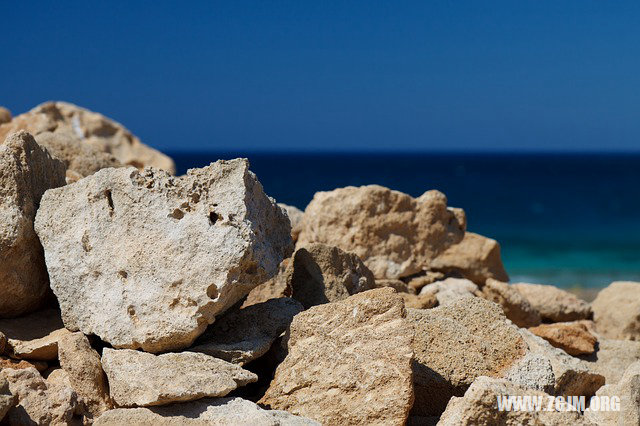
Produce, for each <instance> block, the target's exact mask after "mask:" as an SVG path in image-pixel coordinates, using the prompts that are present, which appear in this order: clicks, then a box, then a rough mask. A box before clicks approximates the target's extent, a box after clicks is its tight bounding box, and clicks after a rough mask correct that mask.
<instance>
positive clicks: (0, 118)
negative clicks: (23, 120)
mask: <svg viewBox="0 0 640 426" xmlns="http://www.w3.org/2000/svg"><path fill="white" fill-rule="evenodd" d="M10 121H11V111H9V110H8V109H7V108H5V107H2V106H0V124H4V123H8V122H10Z"/></svg>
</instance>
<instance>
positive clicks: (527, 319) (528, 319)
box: [480, 278, 541, 328]
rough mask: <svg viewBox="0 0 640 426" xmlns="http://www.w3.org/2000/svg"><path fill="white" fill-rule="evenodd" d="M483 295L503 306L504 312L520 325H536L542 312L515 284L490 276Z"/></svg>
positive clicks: (483, 289)
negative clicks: (532, 304) (535, 307)
mask: <svg viewBox="0 0 640 426" xmlns="http://www.w3.org/2000/svg"><path fill="white" fill-rule="evenodd" d="M480 296H481V297H483V298H485V299H487V300H490V301H492V302H494V303H497V304H498V305H500V306H502V310H503V311H504V314H505V315H506V316H507V318H509V319H510V320H511V321H512V322H513V323H514V324H515V325H517V326H518V327H525V328H527V327H535V326H536V325H538V324H540V321H541V319H540V314H539V313H538V311H537V310H536V309H534V308H533V306H531V304H530V303H529V302H528V301H527V299H525V298H524V297H522V295H521V294H520V293H519V292H518V290H516V289H515V288H514V287H513V286H510V285H509V284H507V283H505V282H502V281H498V280H494V279H492V278H489V279H488V280H487V281H486V283H485V285H484V286H483V287H482V293H481V294H480Z"/></svg>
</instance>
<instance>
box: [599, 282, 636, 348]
mask: <svg viewBox="0 0 640 426" xmlns="http://www.w3.org/2000/svg"><path fill="white" fill-rule="evenodd" d="M591 307H592V309H593V320H594V322H595V323H596V329H597V330H598V333H600V334H601V335H603V336H604V337H607V338H609V339H622V340H640V283H635V282H628V281H618V282H614V283H611V285H609V286H608V287H607V288H605V289H603V290H601V291H600V293H598V297H596V300H594V301H593V303H592V304H591Z"/></svg>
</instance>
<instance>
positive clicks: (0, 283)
mask: <svg viewBox="0 0 640 426" xmlns="http://www.w3.org/2000/svg"><path fill="white" fill-rule="evenodd" d="M0 127H2V126H0ZM3 139H4V138H3V137H0V141H2V140H3ZM64 176H65V169H64V165H63V164H62V162H61V161H59V160H57V159H54V158H53V157H51V155H49V153H48V152H47V151H46V150H44V149H42V148H40V146H38V144H37V143H36V141H35V140H34V139H33V137H32V136H31V135H30V134H28V133H26V132H18V133H15V134H12V135H9V137H8V138H7V139H6V140H5V141H4V143H3V144H0V294H2V298H0V317H15V316H19V315H22V314H25V313H27V312H29V311H33V310H34V309H37V308H38V307H39V305H40V304H41V302H42V301H43V299H44V297H45V294H46V292H47V290H48V284H49V279H48V277H47V269H46V266H45V262H44V255H43V252H42V246H41V245H40V241H38V237H37V235H36V233H35V232H34V230H33V220H34V219H35V217H36V211H37V210H38V206H39V204H40V198H41V197H42V194H43V193H44V192H45V191H46V190H47V189H49V188H56V187H58V186H62V185H64V184H65V180H64Z"/></svg>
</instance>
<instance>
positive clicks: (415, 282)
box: [407, 271, 455, 294]
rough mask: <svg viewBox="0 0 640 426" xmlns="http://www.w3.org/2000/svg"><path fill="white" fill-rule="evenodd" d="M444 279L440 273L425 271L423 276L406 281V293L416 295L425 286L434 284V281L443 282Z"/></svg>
mask: <svg viewBox="0 0 640 426" xmlns="http://www.w3.org/2000/svg"><path fill="white" fill-rule="evenodd" d="M445 278H447V277H446V276H445V275H444V274H443V273H442V272H435V271H425V272H424V273H423V274H420V275H417V276H414V277H411V278H410V279H408V281H409V282H408V283H407V287H408V292H409V293H414V294H418V293H420V290H422V287H424V286H425V285H427V284H431V283H435V282H436V281H444V279H445ZM454 278H455V277H454Z"/></svg>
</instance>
